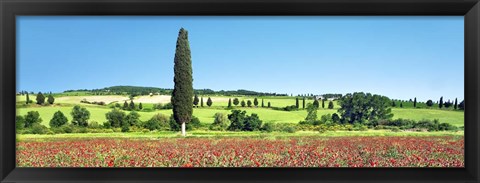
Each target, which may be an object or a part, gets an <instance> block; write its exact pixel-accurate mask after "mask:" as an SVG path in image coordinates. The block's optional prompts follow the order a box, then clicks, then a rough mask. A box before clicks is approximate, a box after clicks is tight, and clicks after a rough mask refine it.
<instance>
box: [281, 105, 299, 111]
mask: <svg viewBox="0 0 480 183" xmlns="http://www.w3.org/2000/svg"><path fill="white" fill-rule="evenodd" d="M283 110H284V111H298V108H297V106H296V105H290V106H286V107H284V108H283Z"/></svg>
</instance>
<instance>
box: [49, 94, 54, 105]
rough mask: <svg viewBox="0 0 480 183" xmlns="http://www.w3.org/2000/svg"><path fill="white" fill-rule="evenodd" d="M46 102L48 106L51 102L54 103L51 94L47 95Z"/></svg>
mask: <svg viewBox="0 0 480 183" xmlns="http://www.w3.org/2000/svg"><path fill="white" fill-rule="evenodd" d="M47 102H48V103H49V104H53V102H55V98H53V96H52V94H50V95H48V99H47Z"/></svg>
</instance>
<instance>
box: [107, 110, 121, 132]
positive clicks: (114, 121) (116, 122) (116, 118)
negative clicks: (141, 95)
mask: <svg viewBox="0 0 480 183" xmlns="http://www.w3.org/2000/svg"><path fill="white" fill-rule="evenodd" d="M105 116H106V118H107V121H108V122H109V123H110V126H111V127H114V128H118V127H121V126H124V123H125V112H123V111H120V110H118V109H113V110H112V111H110V112H108V113H107V114H105Z"/></svg>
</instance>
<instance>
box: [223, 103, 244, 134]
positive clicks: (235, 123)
mask: <svg viewBox="0 0 480 183" xmlns="http://www.w3.org/2000/svg"><path fill="white" fill-rule="evenodd" d="M242 103H244V101H242ZM246 113H247V112H246V111H240V110H232V113H231V114H229V115H228V119H229V120H230V126H228V128H227V129H228V130H230V131H236V130H241V129H242V128H243V125H244V122H245V118H246V116H247V115H246Z"/></svg>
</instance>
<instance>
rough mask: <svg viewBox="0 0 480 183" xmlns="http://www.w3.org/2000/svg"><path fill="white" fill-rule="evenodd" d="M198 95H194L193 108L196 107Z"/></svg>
mask: <svg viewBox="0 0 480 183" xmlns="http://www.w3.org/2000/svg"><path fill="white" fill-rule="evenodd" d="M198 101H199V100H198V95H197V94H195V97H194V98H193V105H195V107H198Z"/></svg>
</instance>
